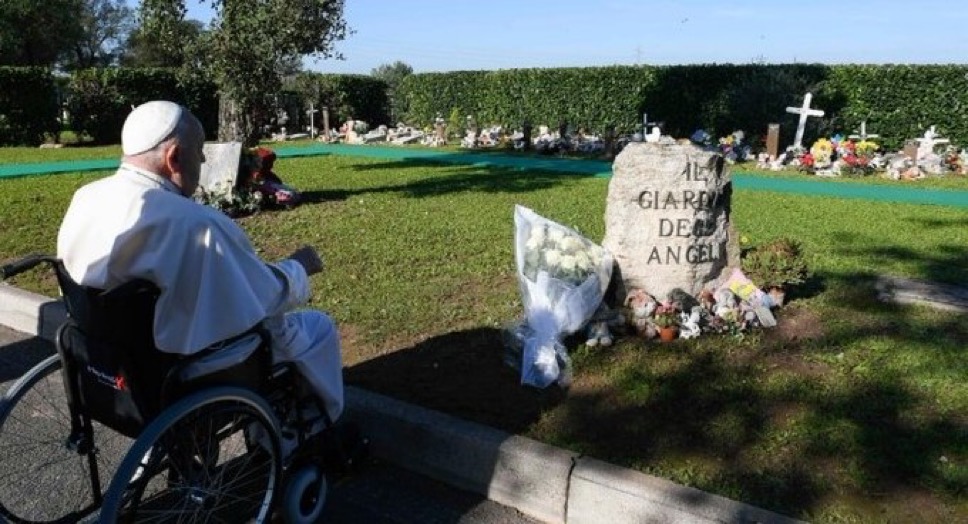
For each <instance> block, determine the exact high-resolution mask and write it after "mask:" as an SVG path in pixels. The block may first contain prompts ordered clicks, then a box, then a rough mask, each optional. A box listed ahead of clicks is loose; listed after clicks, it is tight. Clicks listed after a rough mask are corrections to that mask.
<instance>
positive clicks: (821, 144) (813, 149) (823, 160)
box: [810, 138, 834, 169]
mask: <svg viewBox="0 0 968 524" xmlns="http://www.w3.org/2000/svg"><path fill="white" fill-rule="evenodd" d="M810 156H811V157H812V158H813V168H814V169H825V168H828V167H830V165H831V164H832V163H833V156H834V144H833V142H831V141H830V140H828V139H826V138H818V139H817V141H816V142H814V143H813V145H812V146H810Z"/></svg>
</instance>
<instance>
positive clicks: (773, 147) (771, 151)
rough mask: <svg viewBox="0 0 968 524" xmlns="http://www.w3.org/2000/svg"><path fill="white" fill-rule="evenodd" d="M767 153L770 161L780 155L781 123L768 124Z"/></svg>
mask: <svg viewBox="0 0 968 524" xmlns="http://www.w3.org/2000/svg"><path fill="white" fill-rule="evenodd" d="M766 154H767V155H768V156H769V157H770V161H773V160H776V159H777V157H778V156H779V155H780V124H769V125H767V126H766Z"/></svg>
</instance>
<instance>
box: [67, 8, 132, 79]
mask: <svg viewBox="0 0 968 524" xmlns="http://www.w3.org/2000/svg"><path fill="white" fill-rule="evenodd" d="M83 3H84V8H83V10H82V13H81V18H80V22H81V27H82V30H83V31H82V34H81V38H79V39H78V40H77V41H76V42H75V43H74V45H73V47H72V49H71V51H70V52H69V53H68V55H67V57H66V60H65V63H64V66H65V69H69V70H70V69H84V68H89V67H107V66H109V65H112V64H115V63H117V61H118V59H119V58H120V56H121V54H122V52H123V50H124V46H125V41H126V40H127V38H128V34H129V33H130V32H131V30H132V28H133V26H134V11H132V9H131V8H130V7H128V6H127V5H126V4H125V3H124V0H84V2H83Z"/></svg>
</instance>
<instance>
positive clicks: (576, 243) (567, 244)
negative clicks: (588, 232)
mask: <svg viewBox="0 0 968 524" xmlns="http://www.w3.org/2000/svg"><path fill="white" fill-rule="evenodd" d="M561 245H562V249H564V250H565V251H572V252H574V251H580V250H582V249H584V248H585V244H583V243H582V241H581V240H579V239H577V238H575V237H571V236H570V237H566V238H565V239H564V240H562V241H561Z"/></svg>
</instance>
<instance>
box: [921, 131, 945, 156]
mask: <svg viewBox="0 0 968 524" xmlns="http://www.w3.org/2000/svg"><path fill="white" fill-rule="evenodd" d="M935 127H936V126H931V127H930V128H928V130H927V131H925V132H924V136H923V137H921V138H915V140H916V141H917V142H918V158H924V157H925V156H927V155H929V154H931V153H933V152H934V146H937V145H939V144H948V143H950V142H951V141H950V140H948V139H947V138H938V133H937V132H936V131H935V130H934V128H935Z"/></svg>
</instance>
